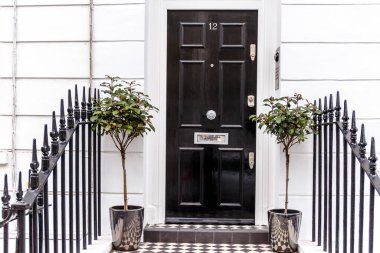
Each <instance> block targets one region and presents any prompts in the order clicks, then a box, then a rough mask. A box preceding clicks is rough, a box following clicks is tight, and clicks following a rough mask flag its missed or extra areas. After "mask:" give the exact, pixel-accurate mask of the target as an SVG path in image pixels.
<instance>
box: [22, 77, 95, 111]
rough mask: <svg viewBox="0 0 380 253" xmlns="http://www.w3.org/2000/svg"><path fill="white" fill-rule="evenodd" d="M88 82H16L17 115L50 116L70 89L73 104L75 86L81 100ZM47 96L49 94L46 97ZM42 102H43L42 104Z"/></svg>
mask: <svg viewBox="0 0 380 253" xmlns="http://www.w3.org/2000/svg"><path fill="white" fill-rule="evenodd" d="M88 83H89V82H88V80H84V79H77V80H75V79H20V80H17V102H18V103H17V114H18V115H51V113H52V111H53V110H57V112H58V111H59V105H60V104H59V103H60V99H62V98H63V99H64V100H65V105H66V106H67V96H68V95H67V94H68V90H69V89H71V92H72V95H71V96H72V99H73V102H74V90H75V84H78V88H79V97H80V99H82V87H83V86H85V87H86V95H88V90H87V87H88ZM31 94H33V99H31ZM47 94H49V95H48V96H47ZM42 101H43V102H42Z"/></svg>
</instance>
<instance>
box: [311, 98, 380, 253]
mask: <svg viewBox="0 0 380 253" xmlns="http://www.w3.org/2000/svg"><path fill="white" fill-rule="evenodd" d="M314 103H315V105H316V101H315V102H314ZM319 111H320V113H319V114H315V115H314V124H315V128H316V130H317V133H318V134H314V136H313V203H312V240H313V241H314V242H317V244H318V245H319V246H323V250H324V251H328V252H329V253H331V252H343V253H347V252H350V253H353V252H359V253H363V252H366V253H367V252H368V253H373V252H374V251H373V246H374V225H375V222H374V218H375V217H374V213H375V211H374V209H375V191H376V192H377V194H380V178H379V175H378V174H377V172H376V160H377V157H376V152H375V139H374V138H371V149H370V156H369V157H366V146H367V142H366V138H365V127H364V124H362V125H361V134H360V140H359V142H357V132H358V129H357V127H356V117H355V111H353V112H352V117H351V127H350V129H349V128H348V120H349V117H348V110H347V101H346V100H345V101H344V106H343V116H342V117H341V107H340V98H339V92H338V93H337V95H336V102H335V107H334V106H333V96H332V95H330V98H329V106H328V101H327V97H325V98H324V106H323V108H322V100H321V99H319ZM334 118H335V119H334ZM334 133H335V134H334ZM334 137H335V138H334ZM334 145H335V150H333V148H334ZM341 146H342V147H343V152H342V153H341ZM334 151H335V152H334ZM341 156H342V157H341ZM349 156H350V157H351V162H350V164H349V160H348V157H349ZM333 161H335V166H333ZM356 165H359V166H358V168H357V167H356ZM349 166H350V168H349ZM341 170H342V173H341ZM357 170H359V171H358V172H359V174H360V176H359V188H357V178H356V172H357ZM334 179H335V180H334ZM334 181H335V184H334ZM366 181H368V182H369V202H368V204H367V205H366V206H365V205H364V203H365V201H364V198H365V195H364V191H365V182H366ZM341 184H342V185H343V194H341ZM349 189H350V192H349ZM358 191H359V202H358V203H356V194H357V192H358ZM334 195H335V196H334ZM334 198H335V205H333V199H334ZM341 198H342V199H343V200H342V201H341ZM341 202H342V203H341ZM341 204H342V205H343V208H341ZM357 204H358V205H357ZM357 207H358V208H357ZM333 213H335V219H333ZM367 214H368V216H367ZM356 221H358V222H357V224H358V227H357V228H356V227H355V222H356ZM365 223H366V225H368V231H364V224H365ZM322 225H323V226H322ZM333 229H334V230H335V231H334V233H333ZM366 232H368V241H364V234H365V233H366ZM341 233H342V234H341Z"/></svg>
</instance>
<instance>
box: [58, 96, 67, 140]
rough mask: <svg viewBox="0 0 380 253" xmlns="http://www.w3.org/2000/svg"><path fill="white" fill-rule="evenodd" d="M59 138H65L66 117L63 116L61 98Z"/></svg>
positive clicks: (63, 104) (62, 101)
mask: <svg viewBox="0 0 380 253" xmlns="http://www.w3.org/2000/svg"><path fill="white" fill-rule="evenodd" d="M59 140H60V141H62V142H63V141H65V140H66V118H65V102H64V100H63V99H61V114H60V119H59Z"/></svg>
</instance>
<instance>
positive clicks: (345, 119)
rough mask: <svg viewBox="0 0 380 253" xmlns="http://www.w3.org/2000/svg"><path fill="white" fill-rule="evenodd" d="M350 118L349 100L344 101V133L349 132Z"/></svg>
mask: <svg viewBox="0 0 380 253" xmlns="http://www.w3.org/2000/svg"><path fill="white" fill-rule="evenodd" d="M349 119H350V118H349V117H348V110H347V100H344V103H343V117H342V121H343V122H342V126H343V130H344V131H347V130H348V120H349Z"/></svg>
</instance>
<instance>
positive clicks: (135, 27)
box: [94, 4, 145, 41]
mask: <svg viewBox="0 0 380 253" xmlns="http://www.w3.org/2000/svg"><path fill="white" fill-rule="evenodd" d="M144 8H145V7H144V5H143V4H135V5H109V6H107V5H100V6H95V7H94V28H95V29H94V40H95V41H96V40H107V41H108V40H143V39H144V31H145V28H144V11H145V9H144Z"/></svg>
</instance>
